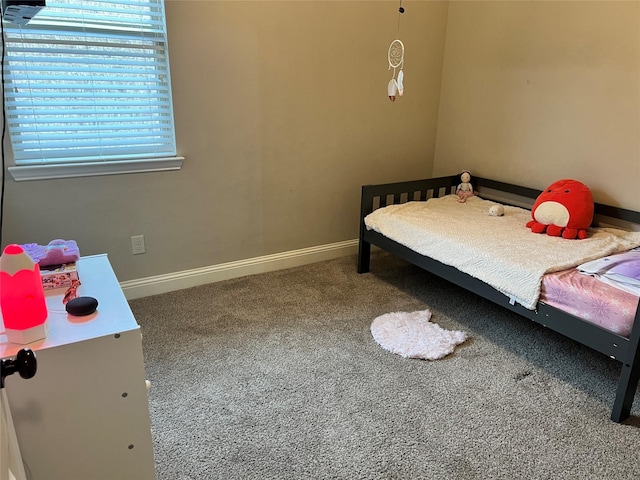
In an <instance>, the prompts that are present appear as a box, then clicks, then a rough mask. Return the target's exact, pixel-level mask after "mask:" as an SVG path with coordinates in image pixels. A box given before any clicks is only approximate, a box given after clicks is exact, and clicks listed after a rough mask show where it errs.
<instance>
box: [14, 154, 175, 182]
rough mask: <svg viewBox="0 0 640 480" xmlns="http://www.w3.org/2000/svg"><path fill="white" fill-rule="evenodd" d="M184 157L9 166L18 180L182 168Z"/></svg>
mask: <svg viewBox="0 0 640 480" xmlns="http://www.w3.org/2000/svg"><path fill="white" fill-rule="evenodd" d="M183 160H184V157H166V158H148V159H140V160H118V161H110V162H87V163H68V164H58V165H21V166H13V167H9V169H8V170H9V173H11V176H13V179H14V180H15V181H16V182H23V181H28V180H49V179H54V178H73V177H93V176H97V175H120V174H125V173H146V172H165V171H169V170H180V169H181V168H182V161H183Z"/></svg>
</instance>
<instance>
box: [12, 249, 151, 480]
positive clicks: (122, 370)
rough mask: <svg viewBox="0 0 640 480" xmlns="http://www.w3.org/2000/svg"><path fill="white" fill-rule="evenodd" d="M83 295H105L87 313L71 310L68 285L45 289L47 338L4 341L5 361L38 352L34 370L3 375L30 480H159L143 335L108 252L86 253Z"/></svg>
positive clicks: (82, 261)
mask: <svg viewBox="0 0 640 480" xmlns="http://www.w3.org/2000/svg"><path fill="white" fill-rule="evenodd" d="M77 267H78V274H79V277H80V282H81V286H80V287H79V288H78V296H91V297H94V298H96V299H97V300H98V310H97V311H96V312H95V313H93V314H91V315H88V316H86V317H72V316H69V315H67V313H66V311H65V309H64V305H63V304H62V297H63V294H64V292H65V289H56V290H50V291H47V292H45V295H46V300H47V308H48V310H49V316H48V319H47V322H48V329H49V330H48V335H47V337H46V338H45V339H43V340H40V341H37V342H34V343H31V344H29V345H24V346H21V345H15V344H11V343H7V341H6V337H5V336H4V335H0V357H1V358H7V357H13V356H14V355H16V353H17V352H18V350H20V349H21V348H23V347H28V348H31V349H32V350H33V351H34V352H35V354H36V359H37V363H38V369H37V372H36V375H35V376H34V377H33V378H31V379H23V378H21V377H20V376H19V374H17V373H15V374H13V375H10V376H7V377H6V378H5V392H6V394H7V397H8V399H9V405H10V406H11V414H12V416H13V422H14V425H15V430H16V434H17V438H18V443H19V445H20V450H21V453H22V458H23V461H24V464H25V469H26V473H27V478H30V479H32V480H57V479H60V480H120V479H122V480H147V479H150V480H152V479H155V468H154V459H153V445H152V439H151V426H150V421H149V403H148V400H147V389H146V385H145V373H144V359H143V355H142V338H141V334H140V327H139V325H138V324H137V322H136V320H135V318H134V316H133V314H132V312H131V309H130V308H129V305H128V303H127V301H126V299H125V297H124V295H123V293H122V290H121V288H120V285H119V283H118V280H117V278H116V276H115V274H114V272H113V269H112V268H111V265H110V264H109V260H108V258H107V256H106V255H94V256H88V257H82V258H81V259H80V260H79V261H78V263H77Z"/></svg>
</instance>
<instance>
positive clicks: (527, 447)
mask: <svg viewBox="0 0 640 480" xmlns="http://www.w3.org/2000/svg"><path fill="white" fill-rule="evenodd" d="M355 263H356V261H355V257H346V258H342V259H337V260H331V261H327V262H321V263H317V264H313V265H308V266H304V267H297V268H293V269H289V270H283V271H278V272H272V273H265V274H261V275H254V276H250V277H244V278H239V279H234V280H228V281H224V282H220V283H216V284H211V285H206V286H202V287H196V288H191V289H188V290H182V291H178V292H172V293H168V294H164V295H158V296H154V297H147V298H143V299H138V300H134V301H131V307H132V309H133V312H134V314H135V316H136V318H137V319H138V322H139V323H140V325H141V326H142V331H143V348H144V354H145V361H146V369H147V377H148V379H149V380H150V381H151V382H152V388H151V390H150V392H149V402H150V413H151V423H152V430H153V442H154V450H155V460H156V469H157V476H158V479H159V480H165V479H166V480H169V479H170V480H180V479H316V478H318V479H559V478H562V479H631V478H637V475H638V473H640V472H638V469H639V464H638V455H639V452H640V428H639V427H640V420H639V418H638V415H640V411H639V407H638V403H639V402H640V395H639V396H638V397H639V398H638V400H636V404H635V405H634V409H633V411H632V414H633V415H634V416H633V417H632V418H631V419H630V420H628V421H627V422H626V423H625V424H616V423H613V422H611V421H610V420H609V415H610V413H611V405H612V403H613V399H614V392H615V387H616V384H617V378H618V374H619V366H618V364H617V362H615V361H613V360H611V359H609V358H607V357H605V356H603V355H600V354H598V353H596V352H593V351H591V350H589V349H587V348H586V347H583V346H581V345H579V344H577V343H575V342H573V341H571V340H568V339H565V338H564V337H561V336H560V335H558V334H555V333H553V332H550V331H548V330H545V329H544V328H542V327H540V326H537V325H536V324H534V323H533V322H530V321H528V320H525V319H523V318H521V317H518V316H517V315H515V314H512V313H510V312H508V311H506V310H504V309H501V308H499V307H497V306H494V305H493V304H491V303H489V302H487V301H484V300H482V299H479V298H477V297H476V296H474V295H472V294H469V293H467V292H465V291H464V290H462V289H460V288H458V287H455V286H453V285H451V284H448V283H446V282H443V281H442V280H440V279H438V278H437V277H434V276H433V275H431V274H428V273H426V272H423V271H422V270H420V269H418V268H416V267H413V266H411V265H408V264H406V263H405V262H403V261H401V260H398V259H396V258H394V257H391V256H389V255H387V254H384V253H377V254H375V255H374V258H373V259H372V271H371V273H368V274H364V275H358V274H357V273H356V266H355ZM425 308H429V309H430V310H431V311H432V312H433V317H432V319H431V320H432V321H433V322H435V323H437V324H439V325H440V326H441V327H443V328H446V329H450V330H463V331H465V332H467V333H468V334H469V336H470V339H469V340H467V341H466V342H465V343H464V344H462V345H460V346H458V347H457V348H456V351H455V352H454V353H453V354H452V355H450V356H448V357H446V358H444V359H441V360H436V361H432V362H428V361H424V360H411V359H404V358H402V357H400V356H398V355H394V354H392V353H389V352H387V351H385V350H383V349H382V348H381V347H380V346H378V345H377V344H376V343H375V341H374V340H373V338H372V336H371V333H370V330H369V328H370V325H371V322H372V320H373V319H374V318H375V317H377V316H378V315H381V314H383V313H388V312H392V311H414V310H422V309H425Z"/></svg>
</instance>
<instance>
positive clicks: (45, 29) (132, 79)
mask: <svg viewBox="0 0 640 480" xmlns="http://www.w3.org/2000/svg"><path fill="white" fill-rule="evenodd" d="M4 29H5V38H6V40H5V41H6V43H5V102H6V109H5V111H6V116H7V125H8V128H9V134H10V137H11V144H12V146H13V152H14V157H15V163H16V165H17V166H21V165H23V166H28V165H43V164H45V165H46V164H69V163H71V164H73V163H76V162H77V163H81V162H82V163H86V162H104V161H120V160H122V161H130V160H136V159H145V158H159V157H167V156H174V155H175V154H176V146H175V134H174V124H173V108H172V101H171V82H170V76H169V59H168V53H167V40H166V27H165V17H164V3H163V0H120V1H113V2H109V1H86V0H47V6H46V7H45V8H44V9H42V10H41V11H40V13H38V15H36V16H35V17H34V18H33V20H31V22H29V23H28V24H27V25H24V26H20V25H15V24H12V23H8V22H5V24H4Z"/></svg>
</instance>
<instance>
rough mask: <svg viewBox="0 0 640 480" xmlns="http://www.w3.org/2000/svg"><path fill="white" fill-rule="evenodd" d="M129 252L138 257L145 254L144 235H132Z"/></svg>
mask: <svg viewBox="0 0 640 480" xmlns="http://www.w3.org/2000/svg"><path fill="white" fill-rule="evenodd" d="M131 251H132V252H133V254H134V255H140V254H141V253H146V252H147V249H146V248H145V246H144V235H134V236H133V237H131Z"/></svg>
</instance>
